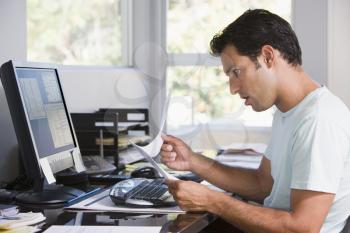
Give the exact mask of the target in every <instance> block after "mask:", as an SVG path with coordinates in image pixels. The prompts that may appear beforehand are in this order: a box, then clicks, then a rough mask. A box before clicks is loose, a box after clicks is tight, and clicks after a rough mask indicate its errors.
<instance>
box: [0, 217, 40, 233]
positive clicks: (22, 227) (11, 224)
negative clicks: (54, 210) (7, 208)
mask: <svg viewBox="0 0 350 233" xmlns="http://www.w3.org/2000/svg"><path fill="white" fill-rule="evenodd" d="M45 219H46V218H45V217H44V215H43V214H42V213H33V212H28V213H18V214H16V215H14V216H11V218H2V219H0V232H35V231H36V230H37V228H35V227H29V226H30V225H34V224H37V223H40V222H42V221H44V220H45Z"/></svg>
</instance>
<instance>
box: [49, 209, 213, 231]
mask: <svg viewBox="0 0 350 233" xmlns="http://www.w3.org/2000/svg"><path fill="white" fill-rule="evenodd" d="M44 214H45V216H46V217H47V220H46V224H45V225H44V226H43V230H45V229H47V228H48V227H50V226H51V225H71V226H73V225H77V226H80V225H101V226H102V225H105V226H106V225H107V226H113V225H116V226H162V228H161V232H181V233H192V232H201V230H203V229H204V228H205V227H207V226H208V225H209V224H210V223H213V222H214V221H215V220H216V219H217V217H216V216H214V215H212V214H208V213H199V214H157V215H149V214H125V213H110V212H100V213H91V212H63V211H60V210H44Z"/></svg>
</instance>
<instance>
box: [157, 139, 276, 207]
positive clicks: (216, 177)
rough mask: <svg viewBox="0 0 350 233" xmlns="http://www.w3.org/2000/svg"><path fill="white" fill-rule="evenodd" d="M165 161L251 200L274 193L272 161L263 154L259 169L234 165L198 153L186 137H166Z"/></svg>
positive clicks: (163, 154) (168, 164) (171, 166)
mask: <svg viewBox="0 0 350 233" xmlns="http://www.w3.org/2000/svg"><path fill="white" fill-rule="evenodd" d="M163 139H164V141H165V144H163V146H162V151H161V155H162V162H163V163H164V164H165V165H167V166H168V167H170V168H172V169H175V170H190V171H192V172H194V173H196V174H197V175H199V176H200V177H202V178H204V179H205V180H207V181H209V182H210V183H212V184H214V185H216V186H218V187H220V188H222V189H225V190H227V191H231V192H234V193H237V194H239V195H240V196H242V197H245V198H247V199H249V200H255V201H262V200H264V198H265V197H266V196H267V195H268V194H269V193H270V192H271V188H272V184H273V179H272V177H271V171H270V161H269V160H268V159H266V158H265V157H263V159H262V161H261V164H260V167H259V169H258V170H252V169H242V168H233V167H228V166H225V165H222V164H220V163H218V162H216V161H214V160H212V159H209V158H206V157H204V156H202V155H199V154H196V153H194V152H193V151H192V150H191V148H190V147H189V146H188V145H186V144H185V143H184V142H183V141H182V140H180V139H179V138H176V137H173V136H165V135H164V136H163Z"/></svg>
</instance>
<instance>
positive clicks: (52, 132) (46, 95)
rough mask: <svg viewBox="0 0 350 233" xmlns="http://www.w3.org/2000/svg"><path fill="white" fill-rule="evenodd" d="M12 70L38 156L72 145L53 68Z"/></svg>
mask: <svg viewBox="0 0 350 233" xmlns="http://www.w3.org/2000/svg"><path fill="white" fill-rule="evenodd" d="M16 73H17V77H18V83H19V87H20V91H21V93H22V98H23V101H24V107H25V109H26V112H27V117H28V121H29V122H30V124H29V126H30V129H31V133H32V136H33V141H34V143H35V146H36V149H37V153H38V156H39V157H40V158H43V157H46V156H49V155H52V154H55V153H58V152H61V151H65V150H68V149H72V148H74V147H75V143H74V139H73V136H72V130H71V128H70V124H69V121H68V117H67V111H66V108H65V105H64V103H63V100H62V94H61V90H60V86H59V84H58V79H57V74H56V70H55V69H35V68H17V69H16Z"/></svg>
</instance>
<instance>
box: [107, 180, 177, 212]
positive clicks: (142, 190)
mask: <svg viewBox="0 0 350 233" xmlns="http://www.w3.org/2000/svg"><path fill="white" fill-rule="evenodd" d="M109 196H110V198H111V200H112V201H113V202H114V203H115V204H116V205H127V206H132V207H143V208H144V207H159V206H174V205H176V203H175V201H174V199H173V198H172V195H171V194H170V193H169V192H168V186H167V185H166V184H165V180H164V179H153V180H152V179H145V178H133V179H129V180H124V181H121V182H119V183H117V184H115V185H114V186H113V187H112V188H111V190H110V192H109Z"/></svg>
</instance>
